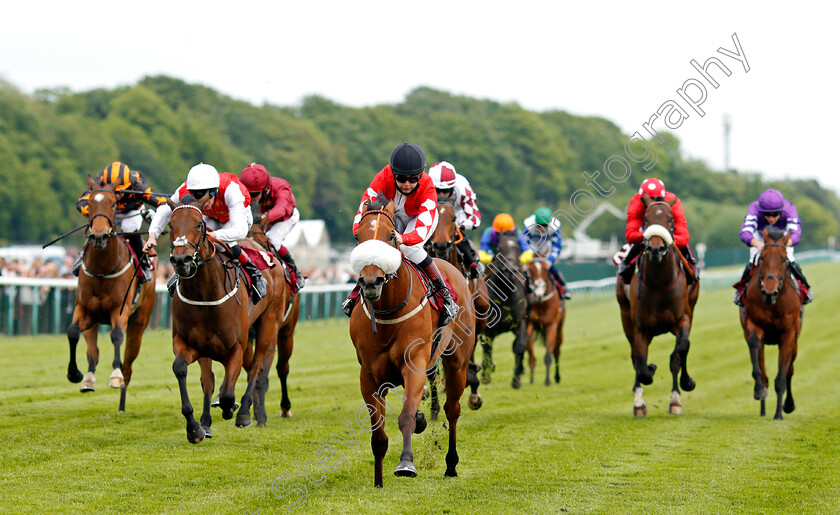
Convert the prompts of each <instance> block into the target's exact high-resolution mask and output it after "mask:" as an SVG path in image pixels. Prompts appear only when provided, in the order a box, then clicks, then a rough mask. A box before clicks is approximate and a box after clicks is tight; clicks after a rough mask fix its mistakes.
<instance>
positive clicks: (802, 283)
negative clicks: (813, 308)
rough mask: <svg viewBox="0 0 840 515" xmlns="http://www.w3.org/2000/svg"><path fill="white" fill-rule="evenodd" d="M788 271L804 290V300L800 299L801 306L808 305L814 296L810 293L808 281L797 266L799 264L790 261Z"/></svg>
mask: <svg viewBox="0 0 840 515" xmlns="http://www.w3.org/2000/svg"><path fill="white" fill-rule="evenodd" d="M790 271H791V272H793V276H794V277H795V278H796V279H797V280H798V281H799V284H800V286H801V287H802V288H803V289H804V293H805V295H803V297H804V298H803V299H802V304H803V305H804V304H808V303H809V302H811V301H813V300H814V294H813V293H812V292H811V285H810V284H808V279H806V278H805V273H804V272H803V271H802V267H800V266H799V263H797V262H796V261H791V262H790Z"/></svg>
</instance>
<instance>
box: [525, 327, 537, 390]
mask: <svg viewBox="0 0 840 515" xmlns="http://www.w3.org/2000/svg"><path fill="white" fill-rule="evenodd" d="M525 333H526V334H527V335H528V343H527V345H526V346H525V347H526V349H527V350H528V366H529V367H530V369H531V378H530V381H531V384H534V369H535V368H537V358H536V357H535V356H534V325H533V324H532V323H531V322H528V323H527V324H525Z"/></svg>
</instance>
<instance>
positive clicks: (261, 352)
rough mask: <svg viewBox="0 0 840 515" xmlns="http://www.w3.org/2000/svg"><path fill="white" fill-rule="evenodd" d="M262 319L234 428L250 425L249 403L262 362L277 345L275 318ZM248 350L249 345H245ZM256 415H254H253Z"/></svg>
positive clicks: (266, 317) (266, 377)
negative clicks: (246, 385) (246, 384)
mask: <svg viewBox="0 0 840 515" xmlns="http://www.w3.org/2000/svg"><path fill="white" fill-rule="evenodd" d="M263 317H265V318H263V319H261V320H260V322H259V327H257V332H256V335H257V338H256V341H255V342H254V355H253V359H251V362H250V366H249V367H248V387H247V388H246V389H245V393H244V394H242V400H241V401H240V402H241V403H242V405H241V406H240V407H239V412H238V413H237V414H236V426H237V427H248V426H250V425H251V401H252V399H253V394H254V390H255V389H256V388H257V380H258V379H259V378H260V376H261V374H262V370H263V362H264V360H265V356H266V354H267V353H268V350H269V349H271V348H273V347H275V346H276V344H277V331H278V329H279V327H278V325H279V324H278V323H277V320H276V318H274V317H271V316H269V315H268V314H264V315H263ZM245 346H246V347H247V348H249V349H250V344H247V343H246V345H245ZM265 384H268V373H267V372H266V375H265ZM254 414H255V415H256V413H254Z"/></svg>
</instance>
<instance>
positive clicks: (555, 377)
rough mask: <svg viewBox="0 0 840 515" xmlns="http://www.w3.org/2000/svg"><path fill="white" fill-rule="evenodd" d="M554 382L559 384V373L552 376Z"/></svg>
mask: <svg viewBox="0 0 840 515" xmlns="http://www.w3.org/2000/svg"><path fill="white" fill-rule="evenodd" d="M554 382H555V383H557V384H560V374H557V375H556V376H554Z"/></svg>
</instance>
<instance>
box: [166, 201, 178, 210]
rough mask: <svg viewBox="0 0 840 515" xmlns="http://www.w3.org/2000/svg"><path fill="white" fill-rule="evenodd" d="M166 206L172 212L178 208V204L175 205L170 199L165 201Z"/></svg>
mask: <svg viewBox="0 0 840 515" xmlns="http://www.w3.org/2000/svg"><path fill="white" fill-rule="evenodd" d="M166 205H167V206H169V209H172V210H174V209H175V208H176V207H178V204H176V203H175V201H174V200H172V199H171V198H168V199H166Z"/></svg>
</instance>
